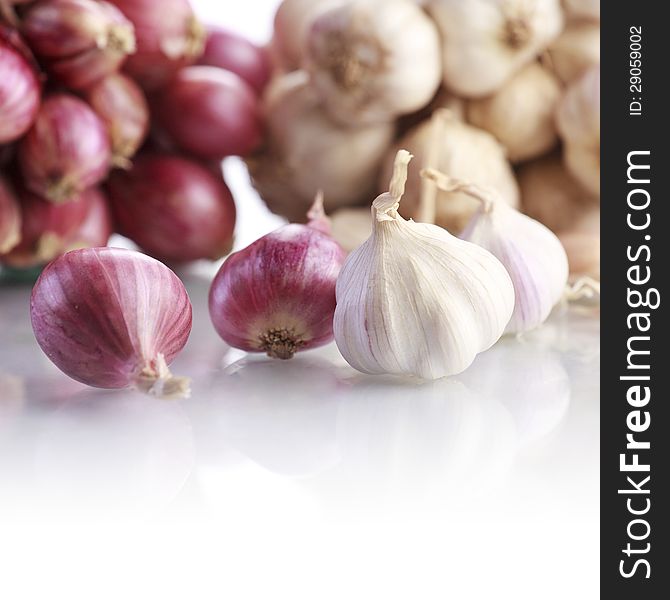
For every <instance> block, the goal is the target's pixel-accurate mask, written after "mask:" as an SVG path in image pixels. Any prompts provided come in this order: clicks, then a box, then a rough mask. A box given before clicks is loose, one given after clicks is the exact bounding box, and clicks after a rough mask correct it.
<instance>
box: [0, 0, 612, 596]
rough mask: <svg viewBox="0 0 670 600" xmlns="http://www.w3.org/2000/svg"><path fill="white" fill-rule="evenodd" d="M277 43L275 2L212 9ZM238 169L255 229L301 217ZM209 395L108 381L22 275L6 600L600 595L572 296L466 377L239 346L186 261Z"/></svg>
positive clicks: (2, 520)
mask: <svg viewBox="0 0 670 600" xmlns="http://www.w3.org/2000/svg"><path fill="white" fill-rule="evenodd" d="M195 3H196V5H197V6H198V8H199V9H200V11H201V14H202V15H203V17H205V18H206V19H209V20H210V21H217V22H219V23H221V24H224V25H227V26H229V27H231V28H234V29H236V30H238V31H240V32H242V33H245V34H246V35H248V36H249V37H251V38H252V39H254V40H255V41H257V42H264V41H266V40H267V39H268V37H269V32H270V28H271V19H272V13H273V7H274V5H275V4H276V2H275V1H274V0H264V1H261V0H249V1H247V2H243V1H241V2H229V1H226V2H223V1H221V2H214V1H208V0H200V1H197V2H195ZM226 174H227V177H228V179H229V182H230V184H231V187H232V188H233V189H234V191H235V193H236V199H237V202H238V207H239V209H240V230H239V233H238V236H237V245H238V246H242V245H246V244H247V243H249V242H250V241H252V240H253V239H254V238H255V237H257V236H258V235H260V234H261V233H263V232H265V231H268V230H270V229H272V228H273V227H275V226H276V225H277V224H279V223H280V221H279V220H278V219H276V218H275V217H272V216H271V215H269V214H268V213H267V212H266V211H265V210H264V209H263V208H262V205H261V203H260V201H259V200H258V198H257V197H256V196H255V195H254V194H253V193H252V192H251V191H250V189H249V186H248V182H247V178H246V174H245V172H244V169H243V167H242V166H241V165H240V164H239V162H237V161H234V160H233V161H228V162H227V164H226ZM184 276H185V278H186V283H187V285H188V287H189V292H190V294H191V297H192V300H193V303H194V312H195V327H194V332H193V335H192V338H191V341H190V342H189V345H188V347H187V349H186V351H185V352H184V354H183V356H182V357H180V358H179V359H178V361H177V363H176V364H175V365H174V368H173V370H174V371H175V372H177V373H183V374H188V375H190V376H192V377H193V378H194V390H193V392H194V393H193V398H192V399H191V400H189V401H185V402H180V403H168V402H158V401H155V400H152V399H150V398H146V397H143V396H139V395H136V394H132V393H128V394H124V393H106V392H101V391H96V390H88V389H86V388H84V386H81V385H79V384H77V383H75V382H72V381H70V380H68V379H67V378H66V377H64V376H63V375H62V374H61V373H60V372H59V371H57V369H55V367H53V366H52V365H51V364H50V363H49V362H48V361H47V359H46V358H45V357H44V356H43V355H42V354H41V352H40V351H39V349H38V348H37V346H36V344H35V342H34V339H33V337H32V334H31V331H30V326H29V323H28V318H27V301H28V295H29V289H26V288H21V287H16V288H2V289H0V598H3V599H5V598H6V599H7V600H22V599H24V598H25V599H30V600H37V599H39V600H42V599H47V598H48V599H51V598H53V599H61V598H63V599H72V600H79V599H82V600H84V599H86V600H89V599H90V600H106V599H114V600H121V599H123V600H126V599H128V600H136V599H137V600H140V599H142V600H153V599H154V598H155V599H172V598H175V599H176V598H180V599H189V600H191V599H192V600H208V599H210V598H212V599H213V598H216V599H223V598H226V599H231V600H247V599H249V600H270V599H275V598H277V599H284V598H287V599H293V600H303V599H304V600H308V599H309V600H330V599H338V600H340V599H342V600H344V599H347V600H349V599H351V600H376V599H383V600H394V599H417V600H432V599H444V598H453V599H455V600H470V599H477V600H479V599H487V600H488V599H489V598H503V599H507V598H509V599H519V600H525V599H533V600H535V599H543V600H545V599H546V600H552V599H557V600H558V599H564V598H570V599H571V600H581V599H591V598H596V597H598V570H599V562H598V535H599V531H598V501H599V498H598V493H599V492H598V489H599V483H598V479H599V472H598V459H599V457H598V445H599V431H598V413H599V406H598V396H599V387H598V385H599V384H598V377H599V347H598V327H599V325H598V320H597V318H595V317H594V316H592V315H588V314H584V313H581V312H579V311H576V310H574V309H573V310H570V311H567V312H566V311H565V310H560V309H559V310H558V311H557V313H556V314H555V315H554V316H553V317H552V319H551V321H550V323H549V324H548V325H547V326H546V327H544V328H543V329H542V330H540V331H538V332H535V333H534V334H532V335H529V336H527V337H526V338H525V339H524V340H522V341H517V340H503V341H502V342H501V343H499V344H498V345H497V346H496V347H495V348H494V349H493V350H492V351H490V352H488V353H486V354H484V355H482V356H481V357H480V358H479V359H478V360H477V362H476V363H475V365H474V366H473V367H472V368H471V369H469V370H468V371H467V372H466V373H465V374H464V375H463V376H460V377H458V378H455V379H454V380H451V381H441V382H435V383H429V384H424V385H418V384H414V383H408V382H398V381H394V380H386V379H381V380H380V379H375V378H368V377H363V376H361V375H359V374H357V373H356V372H354V371H353V370H352V369H350V368H349V367H347V365H346V364H345V363H344V362H343V361H342V359H341V358H340V357H339V356H338V354H337V350H336V348H334V346H329V347H327V348H325V349H323V350H320V351H317V352H312V353H306V354H305V355H303V356H301V357H298V358H296V359H295V360H294V361H291V363H281V364H276V363H270V362H268V361H266V360H264V359H263V358H260V357H256V358H247V357H244V355H243V354H241V353H238V352H236V351H231V350H228V349H227V348H226V347H225V346H224V345H223V343H222V342H221V341H220V340H219V339H218V338H217V336H216V334H215V333H214V332H213V330H212V328H211V325H210V324H209V319H208V316H207V308H206V294H207V287H208V280H209V278H210V276H211V269H205V268H202V269H200V270H198V269H194V270H192V271H191V272H190V273H189V274H185V275H184Z"/></svg>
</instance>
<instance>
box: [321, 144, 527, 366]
mask: <svg viewBox="0 0 670 600" xmlns="http://www.w3.org/2000/svg"><path fill="white" fill-rule="evenodd" d="M411 158H412V157H411V155H410V154H409V153H408V152H407V151H405V150H401V151H399V152H398V155H397V158H396V162H395V169H394V172H393V177H392V180H391V185H390V191H389V192H387V193H384V194H382V195H381V196H379V197H378V198H377V199H376V200H375V201H374V202H373V204H372V211H373V214H374V227H373V230H372V235H371V236H370V238H369V239H368V240H367V241H366V242H365V243H364V244H363V245H362V246H361V247H360V248H358V249H357V250H355V251H354V252H352V253H351V254H350V255H349V257H348V258H347V260H346V261H345V263H344V266H343V268H342V271H341V273H340V276H339V278H338V280H337V286H336V292H335V293H336V297H337V307H336V309H335V319H334V322H333V326H334V332H335V341H336V342H337V346H338V348H339V349H340V352H341V353H342V355H343V356H344V358H345V359H346V361H347V362H348V363H349V364H350V365H351V366H352V367H354V368H355V369H358V370H359V371H362V372H364V373H378V374H381V373H390V374H397V375H415V376H418V377H422V378H424V379H437V378H440V377H445V376H447V375H455V374H457V373H460V372H462V371H464V370H465V369H466V368H467V367H468V366H469V365H470V364H471V363H472V361H473V360H474V358H475V356H476V355H477V354H478V353H479V352H482V351H484V350H486V349H487V348H489V347H490V346H492V345H493V344H494V343H495V342H496V341H497V340H498V339H499V338H500V336H501V335H502V333H503V331H504V329H505V326H506V325H507V323H508V321H509V319H510V316H511V315H512V310H513V308H514V288H513V286H512V282H511V280H510V277H509V275H508V274H507V272H506V271H505V268H504V267H503V266H502V264H501V263H500V262H499V261H498V259H497V258H495V257H494V256H493V255H492V254H491V253H489V252H487V251H486V250H484V249H483V248H480V247H478V246H476V245H475V244H471V243H470V242H465V241H463V240H459V239H458V238H455V237H453V236H452V235H451V234H449V233H448V232H447V231H445V230H444V229H442V228H440V227H437V226H435V225H430V224H425V223H415V222H413V221H406V220H405V219H403V218H402V217H401V216H400V215H399V214H398V206H399V202H400V199H401V197H402V195H403V191H404V186H405V181H406V179H407V165H408V164H409V161H410V160H411Z"/></svg>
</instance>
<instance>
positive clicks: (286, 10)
mask: <svg viewBox="0 0 670 600" xmlns="http://www.w3.org/2000/svg"><path fill="white" fill-rule="evenodd" d="M345 1H346V0H283V2H282V3H281V4H280V5H279V7H278V8H277V12H276V13H275V18H274V29H273V35H272V41H271V42H270V46H269V51H270V56H271V57H272V60H273V63H274V65H275V67H277V68H278V69H280V70H282V71H287V72H288V71H296V70H297V69H299V68H300V64H301V63H302V46H303V40H304V37H305V32H306V31H307V29H308V28H309V26H310V25H311V23H312V21H313V20H314V18H315V17H316V16H318V15H319V14H320V13H321V12H323V11H325V10H328V9H329V8H332V7H334V6H337V5H338V4H343V3H344V2H345Z"/></svg>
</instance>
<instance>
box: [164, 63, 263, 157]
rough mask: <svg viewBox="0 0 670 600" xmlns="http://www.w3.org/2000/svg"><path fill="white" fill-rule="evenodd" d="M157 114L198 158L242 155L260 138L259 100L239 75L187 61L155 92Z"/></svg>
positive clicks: (183, 145) (181, 144) (167, 129)
mask: <svg viewBox="0 0 670 600" xmlns="http://www.w3.org/2000/svg"><path fill="white" fill-rule="evenodd" d="M154 107H155V110H156V118H157V120H158V123H159V124H160V125H161V126H162V128H163V129H164V130H165V131H166V132H167V133H168V134H169V135H170V137H172V138H173V139H174V141H175V142H176V143H177V144H178V145H179V146H180V147H181V148H182V149H183V150H185V151H187V152H190V153H192V154H195V155H197V156H199V157H202V158H216V159H220V158H223V157H224V156H232V155H238V156H246V155H248V154H249V153H250V152H252V151H253V150H255V149H256V148H257V147H258V145H259V144H260V142H261V132H262V128H261V117H260V108H259V102H258V99H257V98H256V95H255V94H254V91H253V90H252V89H251V87H250V86H249V85H248V84H247V83H246V82H245V81H244V80H243V79H241V78H240V77H238V76H237V75H235V74H234V73H230V72H229V71H224V70H223V69H218V68H216V67H202V66H196V67H187V68H185V69H182V70H181V71H179V73H177V75H176V76H175V77H174V78H173V79H172V80H171V81H170V83H169V84H168V85H167V86H166V87H165V88H163V89H162V90H161V91H160V94H158V95H157V96H156V99H155V102H154Z"/></svg>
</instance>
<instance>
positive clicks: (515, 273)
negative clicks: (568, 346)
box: [422, 169, 568, 333]
mask: <svg viewBox="0 0 670 600" xmlns="http://www.w3.org/2000/svg"><path fill="white" fill-rule="evenodd" d="M422 174H423V175H424V176H425V177H427V178H428V179H431V180H433V181H435V182H436V184H437V185H438V186H439V187H440V188H442V189H445V190H460V191H463V192H465V193H467V194H470V195H471V196H472V197H473V198H477V199H478V200H479V201H480V202H481V203H482V206H481V208H480V210H479V212H478V213H477V214H476V215H475V216H474V217H473V218H472V221H471V222H470V224H469V225H468V227H467V228H466V230H465V231H464V232H463V234H462V235H461V237H462V238H463V239H464V240H468V241H470V242H472V243H474V244H477V245H478V246H481V247H482V248H485V249H486V250H488V251H489V252H491V253H492V254H493V255H494V256H495V257H496V258H498V260H500V261H501V262H502V264H503V265H504V266H505V268H506V269H507V272H508V273H509V275H510V277H511V278H512V283H513V284H514V294H515V304H514V312H513V313H512V318H511V319H510V321H509V323H508V324H507V327H506V329H505V332H506V333H523V332H525V331H529V330H531V329H535V328H536V327H538V326H539V325H541V324H542V323H544V321H546V319H547V317H548V316H549V313H550V312H551V309H552V308H553V307H554V306H555V305H556V304H557V303H558V302H559V300H560V299H561V298H562V296H563V293H564V291H565V286H566V284H567V283H568V257H567V256H566V254H565V250H564V249H563V246H562V245H561V242H560V241H559V239H558V238H557V237H556V236H555V235H554V234H553V233H552V232H551V231H550V230H549V229H547V228H546V227H545V226H544V225H542V223H539V222H538V221H535V220H534V219H531V218H530V217H527V216H526V215H524V214H522V213H520V212H519V211H517V210H514V209H513V208H510V207H509V206H507V205H506V204H505V203H504V202H502V201H501V200H500V198H499V197H498V195H497V194H496V193H495V192H494V191H493V190H486V189H483V188H478V187H477V186H475V185H472V184H469V183H466V182H462V181H458V180H456V179H452V178H450V177H448V176H447V175H444V174H443V173H439V172H438V171H435V170H430V169H429V170H426V171H424V172H423V173H422Z"/></svg>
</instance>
